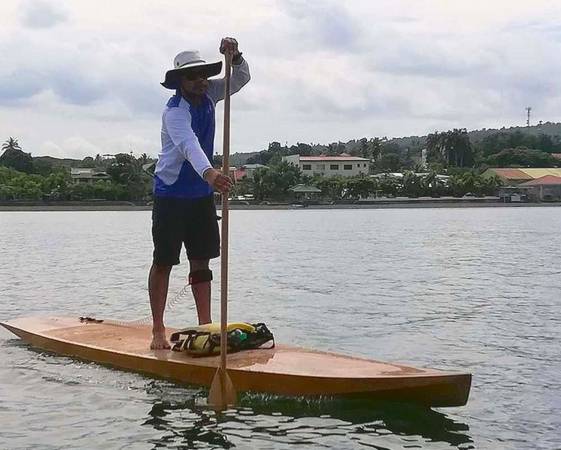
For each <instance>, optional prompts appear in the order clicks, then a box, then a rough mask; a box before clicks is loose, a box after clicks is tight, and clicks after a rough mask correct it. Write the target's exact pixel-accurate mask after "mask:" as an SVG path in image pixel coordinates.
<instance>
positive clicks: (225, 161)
mask: <svg viewBox="0 0 561 450" xmlns="http://www.w3.org/2000/svg"><path fill="white" fill-rule="evenodd" d="M224 57H225V60H226V64H225V66H226V78H225V84H224V144H223V149H222V152H223V155H222V172H223V173H224V175H226V176H229V174H230V173H229V172H230V72H231V71H232V53H231V52H229V51H226V52H225V54H224ZM228 218H229V214H228V193H225V194H222V233H221V234H222V236H221V237H222V245H221V255H222V256H221V259H220V278H221V279H220V367H219V368H218V370H217V371H216V374H215V375H214V378H213V380H212V384H211V386H210V392H209V393H208V404H209V405H210V406H212V407H213V408H214V409H216V410H218V411H222V410H224V409H226V408H227V407H228V405H234V404H235V403H236V400H237V395H236V390H235V389H234V385H233V383H232V380H231V379H230V376H229V375H228V372H227V371H226V356H227V352H228V347H227V344H228V334H227V332H226V327H227V323H228Z"/></svg>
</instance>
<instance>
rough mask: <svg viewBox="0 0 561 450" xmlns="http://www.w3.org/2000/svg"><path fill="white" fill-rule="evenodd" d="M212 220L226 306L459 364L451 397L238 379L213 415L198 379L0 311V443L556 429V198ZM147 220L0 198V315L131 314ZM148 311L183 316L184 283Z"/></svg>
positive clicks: (437, 363) (326, 443) (390, 353)
mask: <svg viewBox="0 0 561 450" xmlns="http://www.w3.org/2000/svg"><path fill="white" fill-rule="evenodd" d="M231 228H232V229H231V275H230V278H231V293H230V305H231V306H230V311H231V319H232V320H238V319H239V320H246V321H265V322H267V324H268V325H269V326H270V328H271V329H272V330H273V331H274V332H275V335H276V337H277V340H278V341H280V342H286V343H292V344H297V345H304V346H308V347H314V348H320V349H325V350H335V351H339V352H344V353H351V354H359V355H364V356H368V357H372V358H377V359H383V360H390V361H400V362H405V363H411V364H413V365H419V366H431V367H437V368H442V369H460V370H467V371H471V372H472V373H473V374H474V382H473V387H472V392H471V398H470V401H469V403H468V405H467V406H465V407H462V408H450V409H437V410H425V409H421V408H414V407H412V406H405V405H397V404H380V403H365V402H343V401H334V400H329V399H325V400H321V401H320V400H314V401H305V400H287V399H280V398H268V397H265V396H259V395H249V396H248V395H246V396H244V397H243V398H242V399H241V403H240V405H239V407H238V408H236V409H235V410H231V411H228V412H227V413H225V414H223V415H219V416H217V415H215V414H214V413H213V412H211V411H209V410H207V409H205V407H204V404H203V402H202V399H204V398H205V392H204V390H201V389H198V388H186V387H183V386H178V385H174V384H172V383H169V382H166V381H161V380H152V379H150V378H147V377H144V376H141V375H137V374H134V373H126V372H120V371H117V370H112V369H109V368H106V367H100V366H97V365H95V364H87V363H83V362H77V361H74V360H72V359H69V358H65V357H57V356H54V355H52V354H47V353H44V352H40V351H35V350H32V349H30V348H29V347H28V346H26V345H24V344H22V343H21V342H20V341H19V340H17V339H16V338H13V337H12V335H10V334H9V333H8V332H7V331H5V330H3V329H2V330H1V331H0V448H2V449H4V448H7V449H34V448H37V449H61V448H67V449H74V448H88V449H89V448H103V449H114V448H115V449H119V448H122V449H152V448H178V449H179V448H234V447H235V448H240V449H246V448H255V449H288V448H290V449H294V448H308V449H316V448H334V449H353V448H357V449H359V448H375V449H405V448H426V449H447V448H458V449H469V448H478V449H479V448H481V449H559V448H561V345H560V341H561V315H560V306H561V264H560V261H561V259H560V257H559V253H560V249H561V233H560V230H561V208H497V209H490V208H481V209H479V208H478V209H403V210H400V209H392V210H331V211H321V210H304V211H298V210H295V211H233V212H232V213H231ZM150 239H151V238H150V213H149V212H30V213H9V212H8V213H7V212H2V213H0V249H1V253H0V285H1V289H0V319H2V320H4V319H9V318H13V317H16V316H24V315H32V314H68V315H75V316H80V315H95V316H100V317H112V318H119V319H125V320H128V319H136V318H139V317H143V316H145V315H146V314H147V313H148V311H149V310H148V304H147V291H146V274H147V271H148V268H149V265H150V258H151V250H152V248H151V240H150ZM213 268H214V270H215V279H216V280H217V281H218V278H219V264H218V262H215V263H214V266H213ZM186 271H187V268H186V265H184V264H183V265H181V266H180V267H179V268H177V269H175V270H174V272H173V273H172V281H171V292H172V293H175V292H177V291H179V290H180V289H181V287H182V286H183V284H184V279H185V274H186ZM215 286H216V287H218V286H219V283H215ZM214 299H215V305H216V308H215V312H217V311H218V307H217V299H218V292H217V291H215V293H214ZM167 317H168V322H169V324H170V325H176V326H178V325H179V326H180V325H188V324H192V323H194V322H195V311H194V307H193V305H192V300H191V298H187V299H184V301H183V302H180V303H179V305H178V306H177V307H175V308H174V309H172V310H171V311H169V312H168V316H167Z"/></svg>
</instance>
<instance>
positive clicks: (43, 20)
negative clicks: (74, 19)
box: [20, 0, 67, 29]
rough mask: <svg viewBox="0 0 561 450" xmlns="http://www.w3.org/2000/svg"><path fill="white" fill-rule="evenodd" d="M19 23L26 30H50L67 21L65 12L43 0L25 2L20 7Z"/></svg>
mask: <svg viewBox="0 0 561 450" xmlns="http://www.w3.org/2000/svg"><path fill="white" fill-rule="evenodd" d="M20 14H21V23H22V25H23V26H25V27H27V28H32V29H35V28H52V27H54V26H56V25H58V24H60V23H63V22H65V21H66V20H67V14H66V12H65V11H64V10H63V9H62V8H60V6H58V5H54V4H52V3H51V2H47V1H44V0H27V1H25V2H23V4H22V7H21V12H20Z"/></svg>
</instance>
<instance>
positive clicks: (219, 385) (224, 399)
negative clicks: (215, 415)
mask: <svg viewBox="0 0 561 450" xmlns="http://www.w3.org/2000/svg"><path fill="white" fill-rule="evenodd" d="M236 401H237V394H236V389H234V384H233V383H232V380H231V379H230V376H229V375H228V372H227V371H225V370H220V369H218V370H217V371H216V374H215V375H214V378H213V379H212V384H211V385H210V391H209V393H208V404H209V405H210V406H211V407H212V408H214V409H215V410H217V411H223V410H225V409H227V408H228V406H233V405H235V404H236Z"/></svg>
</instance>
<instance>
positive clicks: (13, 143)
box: [2, 136, 21, 151]
mask: <svg viewBox="0 0 561 450" xmlns="http://www.w3.org/2000/svg"><path fill="white" fill-rule="evenodd" d="M2 150H4V151H6V150H20V151H21V147H20V145H19V142H18V140H17V139H14V138H13V137H11V136H10V138H9V139H8V140H7V141H6V142H4V143H3V144H2Z"/></svg>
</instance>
